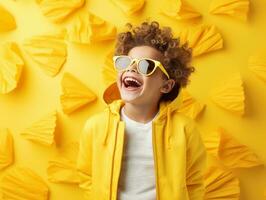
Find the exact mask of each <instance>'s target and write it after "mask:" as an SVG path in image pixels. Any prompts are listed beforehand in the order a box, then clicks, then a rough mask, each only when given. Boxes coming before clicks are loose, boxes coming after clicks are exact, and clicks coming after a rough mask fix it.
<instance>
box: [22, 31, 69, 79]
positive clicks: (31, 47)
mask: <svg viewBox="0 0 266 200" xmlns="http://www.w3.org/2000/svg"><path fill="white" fill-rule="evenodd" d="M23 47H24V49H25V51H26V52H27V53H28V54H29V55H30V56H31V58H32V59H33V60H34V61H35V62H36V63H38V64H39V66H40V67H41V69H42V70H43V71H44V73H45V74H47V75H48V76H51V77H53V76H55V75H57V74H58V73H59V71H60V69H61V67H62V66H63V64H64V63H65V61H66V58H67V46H66V43H65V41H64V34H63V32H62V33H58V34H55V35H40V36H33V37H32V38H30V39H27V40H25V42H24V44H23Z"/></svg>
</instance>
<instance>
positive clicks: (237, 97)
mask: <svg viewBox="0 0 266 200" xmlns="http://www.w3.org/2000/svg"><path fill="white" fill-rule="evenodd" d="M211 100H212V101H213V102H214V103H215V104H216V105H218V106H220V107H221V108H223V109H226V110H228V111H230V112H232V113H235V114H237V115H243V114H244V112H245V102H244V101H245V94H244V88H243V82H242V80H241V77H240V74H233V75H232V76H231V77H230V78H228V79H227V80H225V81H223V83H221V84H220V85H219V86H217V87H216V88H215V89H214V90H213V91H212V92H211Z"/></svg>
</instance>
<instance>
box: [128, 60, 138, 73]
mask: <svg viewBox="0 0 266 200" xmlns="http://www.w3.org/2000/svg"><path fill="white" fill-rule="evenodd" d="M126 71H127V72H135V73H137V72H138V70H137V64H136V62H133V63H132V64H131V65H130V67H129V68H128V69H127V70H126Z"/></svg>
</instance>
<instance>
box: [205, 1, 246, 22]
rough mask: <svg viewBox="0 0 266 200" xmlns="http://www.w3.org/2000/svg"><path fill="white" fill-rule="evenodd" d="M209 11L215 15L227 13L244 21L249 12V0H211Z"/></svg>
mask: <svg viewBox="0 0 266 200" xmlns="http://www.w3.org/2000/svg"><path fill="white" fill-rule="evenodd" d="M209 12H210V13H211V14H215V15H216V14H218V15H229V16H231V17H234V18H237V19H240V20H243V21H246V20H247V15H248V12H249V0H213V1H212V2H211V4H210V9H209Z"/></svg>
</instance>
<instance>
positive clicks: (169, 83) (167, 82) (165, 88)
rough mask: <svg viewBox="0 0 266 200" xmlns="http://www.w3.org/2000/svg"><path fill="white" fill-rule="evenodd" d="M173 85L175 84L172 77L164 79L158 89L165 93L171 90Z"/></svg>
mask: <svg viewBox="0 0 266 200" xmlns="http://www.w3.org/2000/svg"><path fill="white" fill-rule="evenodd" d="M174 86H175V80H174V79H168V80H165V82H164V83H163V85H162V87H161V90H160V91H161V92H162V93H165V94H166V93H169V92H171V90H172V89H173V87H174Z"/></svg>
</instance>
